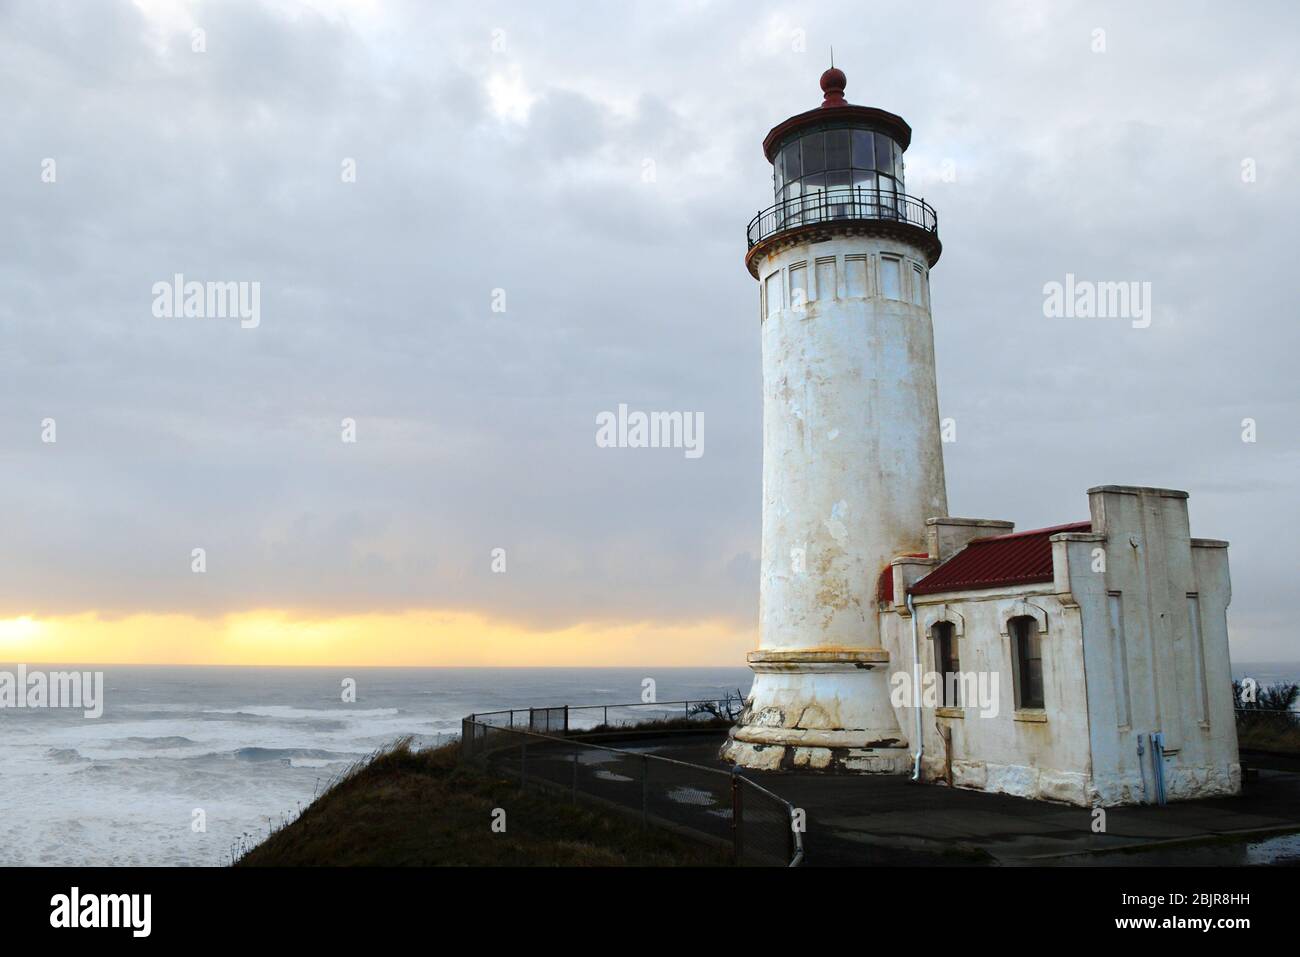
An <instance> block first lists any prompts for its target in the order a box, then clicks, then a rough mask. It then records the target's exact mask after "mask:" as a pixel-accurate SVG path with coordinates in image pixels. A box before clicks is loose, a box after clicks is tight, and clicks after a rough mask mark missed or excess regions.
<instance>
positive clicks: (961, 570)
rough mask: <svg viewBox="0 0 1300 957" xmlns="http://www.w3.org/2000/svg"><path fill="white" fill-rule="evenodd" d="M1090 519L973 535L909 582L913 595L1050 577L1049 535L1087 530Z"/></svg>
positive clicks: (1002, 584) (1021, 582) (1014, 583)
mask: <svg viewBox="0 0 1300 957" xmlns="http://www.w3.org/2000/svg"><path fill="white" fill-rule="evenodd" d="M1091 530H1092V523H1091V522H1073V523H1071V524H1069V525H1053V526H1052V527H1051V528H1034V529H1030V530H1029V531H1025V532H1012V533H1011V534H1010V535H994V536H992V537H990V538H976V539H973V540H972V541H970V542H968V543H967V545H966V547H965V548H963V549H962V550H961V551H959V552H958V553H957V554H956V555H954V556H953V557H952V558H950V559H948V560H947V561H946V562H944V563H943V564H942V565H940V566H939V567H938V568H936V569H935V570H934V571H932V572H930V574H928V575H926V576H925V577H924V578H922V579H921V580H920V581H918V582H917V583H916V584H915V585H913V586H912V594H913V595H933V594H935V593H936V592H943V591H970V590H972V589H975V588H998V587H1000V586H1004V585H1030V584H1034V583H1036V582H1050V581H1051V580H1052V543H1051V537H1052V536H1053V535H1058V534H1060V533H1061V532H1088V531H1091Z"/></svg>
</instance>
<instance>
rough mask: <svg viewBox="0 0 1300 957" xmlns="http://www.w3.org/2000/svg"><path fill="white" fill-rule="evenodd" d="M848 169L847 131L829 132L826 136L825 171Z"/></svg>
mask: <svg viewBox="0 0 1300 957" xmlns="http://www.w3.org/2000/svg"><path fill="white" fill-rule="evenodd" d="M848 168H849V131H848V130H831V131H829V132H828V133H827V134H826V169H827V170H828V171H834V170H837V169H848Z"/></svg>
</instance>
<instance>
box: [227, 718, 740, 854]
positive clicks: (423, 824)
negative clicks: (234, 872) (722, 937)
mask: <svg viewBox="0 0 1300 957" xmlns="http://www.w3.org/2000/svg"><path fill="white" fill-rule="evenodd" d="M458 749H459V745H447V746H446V747H443V748H438V749H436V750H427V751H412V750H411V749H410V748H409V746H407V745H406V744H405V743H404V742H399V743H397V744H396V745H394V746H393V747H392V748H391V749H390V750H388V751H386V752H384V753H382V754H380V755H378V756H377V757H375V758H374V759H373V760H371V761H369V762H368V763H365V764H363V765H361V766H359V767H357V768H356V769H354V770H353V771H352V772H350V773H349V774H347V775H345V776H344V777H343V779H342V780H340V781H339V782H338V783H337V784H335V785H334V786H333V787H331V788H330V789H329V790H327V791H326V792H325V793H324V794H322V795H321V796H320V797H318V798H317V799H316V800H315V801H313V802H312V804H311V806H310V807H308V808H307V809H306V810H305V811H304V812H303V813H302V816H301V817H299V818H298V819H297V820H296V821H294V822H293V823H291V824H289V825H288V826H286V827H284V828H283V829H281V830H279V831H277V832H275V833H274V834H272V835H271V836H270V837H268V838H267V839H266V840H265V841H264V842H262V843H261V844H259V845H258V846H257V847H255V848H253V849H252V850H251V851H250V852H249V853H248V854H246V855H245V856H244V857H242V858H241V859H240V860H239V861H237V862H236V866H304V865H305V866H311V865H339V866H404V865H415V866H421V865H489V866H495V865H524V866H527V865H546V866H581V865H598V866H609V865H623V864H634V865H715V864H725V863H727V861H726V858H725V856H724V853H723V852H722V851H719V850H715V849H713V848H710V847H705V846H700V845H697V844H695V843H693V842H690V841H687V840H685V839H684V838H680V837H677V836H676V835H673V834H668V833H666V832H663V831H658V830H656V829H653V828H650V829H646V830H642V829H641V828H640V827H639V826H638V824H637V822H636V821H635V820H633V819H630V818H626V817H623V816H620V815H617V814H614V813H613V812H606V811H602V810H597V809H592V808H590V807H587V806H585V805H582V804H579V805H577V806H576V807H575V806H573V805H570V804H568V803H566V802H564V801H562V800H558V799H556V798H555V797H550V796H546V795H541V794H538V793H536V792H533V791H521V790H520V789H519V788H518V787H516V786H515V785H514V784H513V783H512V782H510V781H506V780H503V779H501V778H498V777H495V776H492V775H491V774H489V773H485V772H482V771H480V770H478V769H476V768H473V767H470V766H466V765H462V764H460V763H459V760H458ZM494 808H502V809H504V810H505V812H506V832H505V833H504V834H498V833H493V831H492V828H491V823H492V812H493V809H494Z"/></svg>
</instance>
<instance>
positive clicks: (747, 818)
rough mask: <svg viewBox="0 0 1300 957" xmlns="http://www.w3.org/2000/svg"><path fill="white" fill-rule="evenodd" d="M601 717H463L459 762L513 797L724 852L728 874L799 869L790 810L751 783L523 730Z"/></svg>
mask: <svg viewBox="0 0 1300 957" xmlns="http://www.w3.org/2000/svg"><path fill="white" fill-rule="evenodd" d="M678 703H680V704H686V702H678ZM694 703H695V704H699V703H700V702H694ZM605 707H606V706H605V705H589V706H584V707H578V708H575V707H569V706H566V707H564V708H527V709H524V708H520V709H515V710H513V711H501V712H494V713H492V714H483V715H477V714H472V715H470V716H469V717H467V718H465V719H464V720H463V721H462V722H461V754H462V757H463V758H464V760H467V761H473V762H476V763H478V764H480V765H482V766H485V767H488V768H491V769H492V770H494V771H496V772H498V773H501V774H503V775H504V776H506V777H508V778H512V779H514V780H516V781H518V782H519V784H520V786H521V787H526V788H535V789H540V790H544V791H548V792H550V793H552V794H557V795H562V796H565V797H567V798H568V799H569V800H572V801H574V802H575V803H576V802H577V801H578V799H579V798H582V799H585V800H589V801H593V802H595V803H600V804H603V805H605V806H607V807H611V808H613V809H615V810H618V811H621V812H623V813H627V814H631V815H634V816H637V817H639V819H640V820H641V822H642V824H643V825H646V826H658V827H666V828H668V829H670V830H673V831H677V832H681V833H684V834H686V835H687V836H689V837H693V838H696V839H701V840H704V841H706V842H709V843H713V844H717V845H722V846H727V847H729V848H730V849H731V851H732V857H733V860H734V861H735V863H737V864H759V865H778V866H788V867H796V866H798V865H800V864H802V863H803V835H802V833H801V831H800V829H799V827H800V822H798V821H797V820H796V816H795V808H794V807H793V805H791V804H790V802H789V801H786V800H785V799H784V798H781V797H779V796H777V795H775V794H773V793H772V792H771V791H769V790H768V789H767V788H764V787H762V786H761V785H758V784H755V783H754V782H753V781H751V780H750V779H748V778H746V777H744V776H742V775H740V774H738V773H736V772H734V771H731V772H728V771H725V770H722V769H721V768H710V767H705V766H704V765H699V764H691V763H689V762H687V761H679V760H677V759H675V758H668V757H663V756H661V755H657V754H648V753H645V752H639V751H627V750H622V749H619V748H612V747H607V746H605V745H599V744H593V743H591V742H589V741H579V740H575V739H574V738H571V737H564V736H563V732H561V731H559V730H558V729H555V730H552V731H551V732H549V733H541V732H537V731H533V730H529V729H528V728H527V727H526V726H525V725H524V722H523V716H524V715H528V722H529V724H531V723H532V722H533V720H534V718H535V717H536V716H537V715H538V714H539V713H540V712H556V711H562V712H564V713H566V714H569V715H572V714H573V713H574V712H576V711H589V710H599V709H603V708H605ZM608 707H610V708H611V709H614V708H631V707H637V705H609V706H608ZM502 715H508V716H509V721H516V718H517V724H516V725H515V726H511V724H510V723H507V722H505V721H502V720H501V716H502ZM485 719H486V720H485Z"/></svg>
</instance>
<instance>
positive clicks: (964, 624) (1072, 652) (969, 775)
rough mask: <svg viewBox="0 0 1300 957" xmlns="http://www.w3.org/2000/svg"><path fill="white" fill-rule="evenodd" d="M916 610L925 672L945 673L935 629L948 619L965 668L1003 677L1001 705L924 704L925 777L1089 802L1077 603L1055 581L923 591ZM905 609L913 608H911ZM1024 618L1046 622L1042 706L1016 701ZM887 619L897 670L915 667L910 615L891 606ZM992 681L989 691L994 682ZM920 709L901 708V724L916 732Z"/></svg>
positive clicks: (1043, 629)
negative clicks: (1016, 635)
mask: <svg viewBox="0 0 1300 957" xmlns="http://www.w3.org/2000/svg"><path fill="white" fill-rule="evenodd" d="M895 607H897V606H895ZM915 608H916V615H917V624H918V627H919V645H920V651H921V668H922V671H923V672H926V673H937V672H938V671H939V663H938V659H937V656H936V648H935V640H934V631H935V629H934V626H935V625H936V624H937V623H939V622H949V623H951V624H952V626H953V632H954V635H955V636H956V638H957V641H958V645H959V648H960V667H961V670H962V671H965V672H974V673H976V674H979V673H983V674H985V675H992V674H996V675H997V676H998V677H997V688H996V696H995V697H994V698H993V699H992V701H993V702H995V704H996V707H995V708H989V709H987V710H985V711H982V710H981V709H980V708H979V707H978V706H977V704H975V703H973V702H969V701H968V702H965V703H964V706H963V707H960V708H944V707H938V708H933V707H922V709H921V726H922V730H923V732H924V742H925V747H924V754H923V760H922V777H923V779H924V780H927V781H944V782H946V783H949V784H951V785H953V786H955V787H965V788H974V789H977V790H986V791H997V792H1001V793H1005V794H1014V795H1017V796H1020V797H1027V798H1041V799H1045V800H1054V801H1066V802H1069V803H1073V804H1086V803H1088V801H1087V796H1088V782H1089V775H1090V756H1089V739H1088V704H1087V696H1088V689H1087V686H1086V683H1085V679H1084V663H1083V641H1082V632H1081V628H1080V622H1079V616H1078V615H1077V614H1076V613H1075V610H1074V609H1072V608H1070V607H1069V606H1067V605H1064V604H1063V603H1062V602H1061V601H1060V599H1059V598H1058V597H1057V596H1056V595H1055V594H1053V591H1052V587H1051V586H1050V585H1022V586H1018V587H1014V588H1007V589H985V590H980V591H969V592H953V593H951V594H948V595H943V594H937V595H926V596H924V599H923V600H918V601H917V602H916V605H915ZM899 610H902V611H903V612H905V611H906V609H905V607H904V608H901V609H899ZM1018 615H1028V616H1030V617H1033V618H1034V619H1035V620H1037V621H1038V622H1039V633H1040V635H1041V636H1042V655H1043V705H1044V706H1043V708H1042V709H1029V710H1018V709H1017V708H1016V699H1015V685H1014V682H1013V665H1012V655H1013V649H1012V641H1011V637H1010V635H1009V633H1008V629H1007V622H1008V620H1009V619H1011V618H1012V617H1015V616H1018ZM882 618H883V621H884V625H885V628H886V630H887V647H889V649H890V656H891V659H892V660H893V661H894V662H895V663H896V665H895V669H896V670H907V671H909V673H910V668H911V664H910V663H911V660H912V633H911V620H910V619H909V618H908V617H907V616H906V614H897V613H894V612H892V611H891V612H887V613H886V614H884V615H883V616H882ZM988 687H989V688H990V690H992V682H991V679H990V680H989V681H988ZM914 715H915V712H914V711H913V709H912V708H911V707H910V706H906V707H903V708H900V709H898V717H899V722H900V724H902V726H903V728H904V729H906V730H908V731H909V732H911V730H912V727H913V722H914V720H915V718H914Z"/></svg>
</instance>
